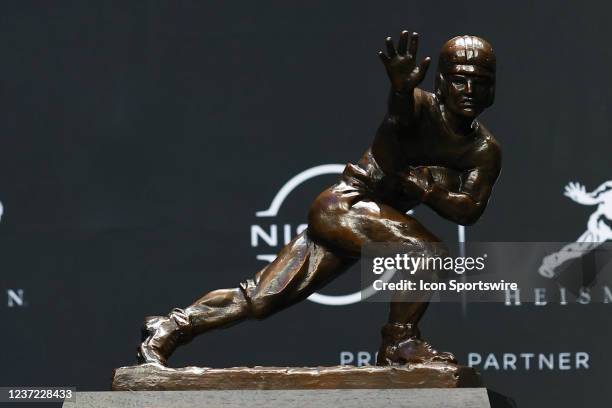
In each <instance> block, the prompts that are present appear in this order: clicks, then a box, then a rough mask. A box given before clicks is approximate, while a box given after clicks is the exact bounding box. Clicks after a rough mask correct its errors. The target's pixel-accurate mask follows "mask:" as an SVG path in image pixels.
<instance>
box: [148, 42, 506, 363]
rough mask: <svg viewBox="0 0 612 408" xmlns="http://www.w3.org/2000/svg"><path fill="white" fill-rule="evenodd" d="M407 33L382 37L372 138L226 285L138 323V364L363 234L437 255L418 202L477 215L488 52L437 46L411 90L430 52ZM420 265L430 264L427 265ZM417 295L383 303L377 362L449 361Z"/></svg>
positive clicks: (338, 255) (294, 285)
mask: <svg viewBox="0 0 612 408" xmlns="http://www.w3.org/2000/svg"><path fill="white" fill-rule="evenodd" d="M417 47H418V35H417V34H416V33H412V35H410V34H409V33H408V32H406V31H404V32H402V33H401V35H400V39H399V41H398V46H397V48H396V47H395V45H394V44H393V42H392V40H391V38H387V39H386V48H387V52H386V54H385V53H383V52H380V53H379V56H380V58H381V61H382V62H383V64H384V66H385V69H386V72H387V74H388V76H389V79H390V82H391V91H390V96H389V102H388V112H387V114H386V115H385V118H384V119H383V122H382V124H381V125H380V127H379V129H378V132H377V134H376V137H375V139H374V142H373V144H372V146H371V148H369V149H368V150H366V152H365V153H364V155H363V157H362V158H361V159H360V160H359V162H357V163H356V164H351V163H349V164H348V165H347V166H346V168H345V170H344V173H343V175H342V177H341V179H340V180H339V181H338V183H336V184H335V185H333V186H331V187H330V188H329V189H327V190H325V191H324V192H322V193H321V194H320V195H319V196H318V197H317V198H316V200H315V201H314V203H313V204H312V206H311V208H310V211H309V214H308V228H307V230H305V231H304V232H303V233H301V234H300V235H298V236H297V237H295V238H294V239H293V241H291V242H290V243H289V244H287V245H286V246H285V247H284V248H283V249H282V250H281V251H280V253H279V254H278V256H277V258H276V259H275V260H274V261H273V262H272V263H270V264H269V265H267V266H266V267H265V268H263V269H262V270H261V271H259V272H258V273H257V274H255V276H254V277H253V278H252V279H247V280H246V281H245V282H243V283H241V284H240V285H239V286H238V287H237V288H233V289H221V290H215V291H213V292H210V293H207V294H206V295H204V296H203V297H201V298H200V299H198V300H196V301H195V302H194V303H193V304H192V305H191V306H189V307H187V308H185V309H178V308H176V309H174V310H172V311H171V312H170V313H169V314H168V315H167V316H154V317H149V318H147V319H146V320H145V327H144V329H143V342H142V344H141V345H140V347H139V353H138V356H139V360H140V362H142V363H158V364H162V365H165V364H166V363H167V359H168V357H169V356H170V355H171V354H172V352H173V351H174V350H175V349H176V347H177V346H178V345H181V344H184V343H186V342H188V341H190V340H191V339H192V338H193V337H194V336H196V335H199V334H202V333H204V332H206V331H208V330H212V329H217V328H222V327H225V326H229V325H230V324H233V323H236V322H238V321H240V320H243V319H247V318H256V319H262V318H265V317H267V316H269V315H270V314H272V313H274V312H277V311H279V310H281V309H284V308H286V307H288V306H290V305H292V304H294V303H296V302H299V301H301V300H303V299H305V298H306V297H308V296H309V295H310V294H312V293H313V292H315V291H317V290H318V289H320V288H321V287H323V286H324V285H325V284H327V283H328V282H329V281H331V280H332V279H334V278H336V277H337V276H339V275H340V274H341V273H343V272H344V271H345V270H346V269H347V268H349V267H350V266H351V265H352V264H354V263H355V262H356V261H357V260H358V259H359V257H360V255H361V249H362V247H363V246H364V245H365V244H367V243H371V242H393V243H410V244H412V245H417V246H418V245H421V246H422V250H423V251H425V252H426V251H429V252H436V253H427V254H426V255H428V256H438V255H444V250H443V249H437V250H433V249H432V248H442V246H430V245H428V244H429V243H439V242H440V240H439V239H438V238H437V237H436V236H435V235H434V234H432V233H431V232H430V231H428V230H427V229H426V228H425V227H424V226H423V225H421V223H419V221H417V220H416V219H415V218H413V217H411V216H409V215H407V214H406V212H407V211H408V210H410V209H412V208H414V207H415V206H417V205H419V204H425V205H427V206H429V207H431V208H432V209H433V210H435V211H436V212H437V213H438V214H440V216H442V217H444V218H446V219H448V220H450V221H453V222H455V223H458V224H463V225H469V224H473V223H474V222H476V221H477V220H478V218H479V217H480V215H481V214H482V213H483V211H484V209H485V207H486V205H487V202H488V200H489V196H490V194H491V189H492V187H493V184H494V183H495V181H496V179H497V177H498V175H499V172H500V169H501V151H500V147H499V145H498V143H497V141H496V140H495V139H494V138H493V136H492V135H491V134H490V133H489V131H488V130H487V129H486V128H485V127H484V125H482V123H480V122H479V121H478V120H477V117H478V115H479V114H480V113H481V112H482V111H483V110H485V109H486V108H487V107H489V106H490V105H491V104H492V103H493V99H494V93H495V92H494V91H495V54H494V52H493V49H492V47H491V45H490V44H489V43H488V42H487V41H485V40H483V39H482V38H479V37H474V36H460V37H455V38H453V39H451V40H450V41H448V42H447V43H446V44H445V45H444V46H443V48H442V51H441V53H440V58H439V62H438V70H437V73H436V78H435V93H434V94H431V93H429V92H425V91H423V90H421V89H419V88H417V86H418V85H419V84H420V83H421V82H422V81H423V79H424V77H425V74H426V72H427V69H428V67H429V64H430V59H429V58H426V59H425V60H423V61H422V62H421V63H420V64H419V65H417V64H416V53H417ZM428 273H431V272H428ZM428 301H429V295H428V294H423V298H422V299H420V300H419V301H414V298H413V299H412V301H410V302H407V301H402V294H401V293H399V294H398V295H397V298H396V299H394V301H393V302H391V306H390V313H389V319H388V323H387V324H385V325H384V326H383V329H382V337H383V339H382V345H381V348H380V351H379V353H378V360H377V364H379V365H388V364H396V363H399V364H402V363H412V362H426V361H432V360H441V361H450V362H452V361H454V357H453V356H452V355H451V354H450V353H441V352H437V351H436V350H434V349H433V348H432V347H431V345H430V344H429V343H427V342H426V341H424V340H422V339H421V335H420V332H419V330H418V327H417V324H418V322H419V320H420V319H421V317H422V316H423V313H424V312H425V309H426V308H427V305H428Z"/></svg>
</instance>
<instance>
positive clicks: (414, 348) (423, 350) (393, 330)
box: [376, 323, 457, 365]
mask: <svg viewBox="0 0 612 408" xmlns="http://www.w3.org/2000/svg"><path fill="white" fill-rule="evenodd" d="M382 334H383V344H382V346H381V348H380V351H379V352H378V358H377V360H376V364H377V365H397V364H418V363H429V362H436V361H437V362H443V363H449V364H457V359H456V358H455V356H454V355H452V354H451V353H447V352H440V351H437V350H436V349H434V348H433V347H432V345H431V344H429V343H428V342H426V341H425V340H422V339H421V335H420V332H419V330H418V328H417V327H416V326H414V325H411V324H398V323H393V324H387V325H385V326H384V327H383V329H382Z"/></svg>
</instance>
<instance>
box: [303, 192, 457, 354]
mask: <svg viewBox="0 0 612 408" xmlns="http://www.w3.org/2000/svg"><path fill="white" fill-rule="evenodd" d="M309 229H310V233H311V236H312V237H313V239H315V240H319V241H321V242H325V243H327V244H328V245H329V246H330V247H332V248H333V249H334V250H335V251H337V252H338V253H344V254H347V255H349V256H355V257H358V256H360V253H361V249H362V247H363V245H365V244H368V243H375V242H380V243H384V242H389V243H406V244H411V245H413V246H414V247H415V248H419V249H420V250H421V251H422V253H423V254H424V255H425V256H431V257H434V256H442V257H443V256H445V254H446V252H447V251H446V249H445V247H444V246H443V244H442V243H441V241H440V239H439V238H438V237H436V236H435V235H434V234H433V233H431V232H430V231H429V230H427V229H426V228H425V227H424V226H423V225H422V224H421V223H419V222H418V221H417V220H416V219H414V218H413V217H411V216H409V215H407V214H405V213H403V212H401V211H399V210H397V209H395V208H393V207H391V206H389V205H387V204H384V203H381V202H378V201H376V200H375V199H371V198H368V197H365V196H363V195H361V194H359V192H358V191H357V190H354V189H351V186H350V185H347V184H344V183H339V184H338V185H336V186H334V187H332V188H330V189H329V190H327V191H325V192H323V193H322V194H321V195H320V196H319V197H318V198H317V200H316V201H315V203H314V204H313V207H312V209H311V212H310V214H309ZM419 275H420V276H421V277H423V278H426V279H427V280H430V281H433V280H438V279H439V277H438V276H437V273H434V274H433V275H432V273H431V271H420V272H417V275H416V276H419ZM413 277H414V276H413ZM431 296H432V294H431V292H423V293H417V294H415V293H408V292H398V293H396V294H395V295H394V297H393V300H392V302H391V304H390V312H389V319H388V323H387V324H386V325H385V326H384V327H383V329H382V335H383V343H382V346H381V350H380V352H379V357H378V361H377V364H379V365H383V364H392V363H397V362H407V361H411V362H421V361H425V360H432V359H439V360H444V361H454V357H453V356H452V355H450V354H448V353H438V352H436V351H435V350H433V348H432V347H431V346H430V345H429V344H428V343H426V342H424V341H422V340H421V339H420V333H419V330H418V327H417V324H418V322H419V321H420V319H421V318H422V316H423V314H424V313H425V310H426V309H427V306H428V305H429V303H428V302H429V300H430V299H431ZM408 299H409V300H408ZM408 342H411V343H410V344H408ZM401 344H404V345H406V347H404V348H403V349H402V347H401V346H400V345H401ZM406 348H409V349H410V351H409V352H406ZM398 350H399V351H400V353H399V354H398V353H397V351H398ZM402 353H403V354H402ZM396 355H399V357H396Z"/></svg>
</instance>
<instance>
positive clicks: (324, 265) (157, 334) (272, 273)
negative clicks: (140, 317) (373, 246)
mask: <svg viewBox="0 0 612 408" xmlns="http://www.w3.org/2000/svg"><path fill="white" fill-rule="evenodd" d="M354 262H355V259H353V258H349V257H340V256H338V255H337V254H335V253H333V252H331V251H329V250H328V249H327V248H326V247H324V246H322V245H320V244H317V243H315V242H313V241H312V240H311V239H310V238H309V237H308V235H307V232H305V233H302V234H300V235H299V236H297V237H296V238H295V239H294V240H293V241H291V242H290V243H289V244H287V245H286V246H285V247H284V248H283V249H282V250H281V252H280V253H279V254H278V256H277V258H276V259H275V260H274V261H273V262H272V263H270V264H269V265H268V266H266V267H265V268H264V269H262V270H261V271H260V272H259V273H257V274H256V275H255V277H254V279H249V280H247V281H246V282H244V283H241V284H240V287H238V288H234V289H221V290H215V291H212V292H210V293H208V294H206V295H204V296H203V297H201V298H200V299H198V300H197V301H195V302H194V303H193V304H192V305H191V306H189V307H187V308H186V309H184V310H183V309H174V310H173V311H172V312H170V314H169V315H168V316H155V317H150V318H147V319H146V320H145V327H144V329H143V342H142V344H141V345H140V347H139V353H138V357H139V361H140V362H141V363H157V364H162V365H165V364H166V363H167V359H168V357H170V355H171V354H172V352H173V351H174V350H175V349H176V347H177V346H179V345H181V344H184V343H186V342H188V341H190V340H191V338H192V337H193V336H195V335H198V334H201V333H204V332H206V331H209V330H212V329H217V328H222V327H227V326H229V325H231V324H233V323H237V322H239V321H240V320H243V319H246V318H255V319H262V318H265V317H267V316H269V315H270V314H272V313H274V312H277V311H279V310H281V309H283V308H286V307H288V306H290V305H292V304H294V303H296V302H299V301H300V300H303V299H305V298H306V297H308V296H309V295H310V294H312V293H313V292H314V291H316V290H317V289H319V288H320V287H321V286H323V285H324V284H325V283H327V282H328V281H330V280H332V279H333V278H335V277H337V276H338V275H340V274H341V273H342V272H344V271H345V270H346V269H347V268H348V267H349V266H350V265H351V264H353V263H354Z"/></svg>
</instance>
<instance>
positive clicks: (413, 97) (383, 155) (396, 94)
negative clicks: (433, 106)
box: [372, 31, 431, 175]
mask: <svg viewBox="0 0 612 408" xmlns="http://www.w3.org/2000/svg"><path fill="white" fill-rule="evenodd" d="M385 43H386V46H387V54H384V53H383V52H382V51H379V52H378V56H379V57H380V59H381V61H382V63H383V65H384V66H385V70H386V71H387V75H388V76H389V81H390V82H391V92H390V95H389V105H388V110H387V114H386V115H385V118H384V119H383V121H382V123H381V124H380V126H379V127H378V131H377V132H376V137H375V139H374V143H373V144H372V153H373V154H374V157H375V158H376V160H377V161H378V164H379V165H380V167H381V168H382V169H383V171H384V172H385V173H386V174H389V175H391V174H395V172H396V171H397V170H398V169H400V168H402V161H403V159H402V158H401V157H399V155H398V153H399V152H400V151H401V149H400V143H399V140H400V135H402V134H406V133H407V132H406V129H409V128H410V127H411V126H412V125H414V124H415V123H416V122H417V121H418V116H419V110H420V109H419V107H420V104H419V100H420V98H419V95H421V92H420V91H419V90H417V88H416V87H417V85H418V84H420V83H421V82H422V81H423V78H424V77H425V74H426V73H427V67H428V66H429V62H430V60H431V59H430V58H425V59H424V60H423V62H422V63H421V64H420V66H418V67H417V66H416V64H415V60H416V53H417V49H418V44H419V37H418V34H417V33H412V35H409V34H408V31H402V33H401V35H400V39H399V42H398V47H397V49H395V46H394V45H393V41H392V40H391V37H387V39H386V40H385ZM409 43H410V45H408V44H409Z"/></svg>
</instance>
